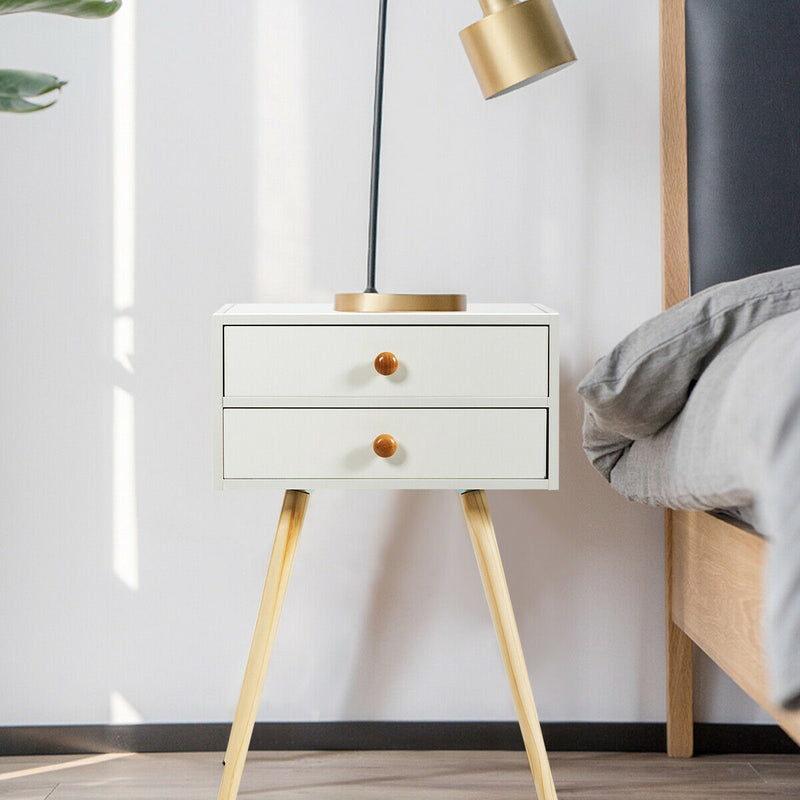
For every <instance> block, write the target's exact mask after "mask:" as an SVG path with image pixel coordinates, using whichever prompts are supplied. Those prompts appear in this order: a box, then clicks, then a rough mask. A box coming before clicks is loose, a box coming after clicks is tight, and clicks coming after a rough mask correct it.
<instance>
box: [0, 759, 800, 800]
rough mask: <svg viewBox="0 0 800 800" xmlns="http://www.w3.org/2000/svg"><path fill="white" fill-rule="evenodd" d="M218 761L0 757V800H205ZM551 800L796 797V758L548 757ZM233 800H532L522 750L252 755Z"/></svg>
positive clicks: (210, 797)
mask: <svg viewBox="0 0 800 800" xmlns="http://www.w3.org/2000/svg"><path fill="white" fill-rule="evenodd" d="M221 759H222V754H221V753H219V754H217V753H167V754H148V755H126V754H113V755H103V756H41V757H37V756H28V757H19V758H16V757H7V758H0V799H3V798H9V800H10V798H13V800H215V798H216V796H217V788H218V785H219V779H220V777H221V775H222V765H221ZM551 763H552V767H553V776H554V778H555V783H556V787H557V789H558V796H559V798H560V800H568V798H586V799H587V800H588V799H589V798H592V800H603V799H604V798H615V799H616V800H654V799H658V798H665V800H666V798H669V800H713V798H731V799H732V800H733V799H737V798H742V800H743V799H744V798H748V800H766V798H776V800H777V798H781V799H783V800H785V798H788V797H794V798H798V797H800V756H710V757H700V758H694V759H691V760H668V759H667V758H666V756H661V755H651V754H646V755H639V754H635V755H634V754H624V753H554V754H552V755H551ZM239 797H240V799H241V800H258V798H265V799H267V800H290V798H291V799H292V800H296V799H297V798H314V800H333V798H336V800H366V799H367V798H369V800H383V799H385V798H391V800H423V798H424V800H456V798H457V799H458V800H533V798H534V790H533V784H532V782H531V777H530V774H529V772H528V763H527V760H526V758H525V754H524V753H508V752H360V753H353V752H348V753H302V752H291V753H251V754H250V756H249V758H248V759H247V766H246V767H245V772H244V779H243V781H242V786H241V790H240V792H239Z"/></svg>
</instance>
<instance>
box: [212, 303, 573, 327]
mask: <svg viewBox="0 0 800 800" xmlns="http://www.w3.org/2000/svg"><path fill="white" fill-rule="evenodd" d="M214 316H215V317H224V318H225V320H224V321H225V322H228V321H230V322H236V323H242V324H247V323H258V322H261V323H262V324H263V323H269V322H272V323H274V324H283V325H297V324H308V323H310V322H312V321H313V322H314V323H316V324H317V325H481V324H483V325H502V324H506V325H515V324H516V325H525V324H528V325H535V324H540V325H543V324H547V323H548V321H549V320H550V319H551V318H553V317H557V316H558V314H557V313H556V312H555V311H553V310H552V309H550V308H547V307H546V306H543V305H540V304H538V303H469V304H468V305H467V310H466V311H453V312H448V311H445V312H442V311H427V312H424V311H423V312H417V311H402V312H394V313H388V314H380V313H378V314H373V313H358V312H347V311H334V310H333V305H332V304H330V303H230V304H228V305H224V306H223V307H222V308H220V309H219V311H217V312H216V314H215V315H214Z"/></svg>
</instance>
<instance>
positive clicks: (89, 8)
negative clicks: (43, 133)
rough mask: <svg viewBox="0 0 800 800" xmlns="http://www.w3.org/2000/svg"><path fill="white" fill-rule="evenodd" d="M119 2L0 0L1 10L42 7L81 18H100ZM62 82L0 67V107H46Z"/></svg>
mask: <svg viewBox="0 0 800 800" xmlns="http://www.w3.org/2000/svg"><path fill="white" fill-rule="evenodd" d="M121 5H122V0H0V14H19V13H21V12H23V11H43V12H45V13H48V14H63V15H65V16H68V17H81V18H82V19H103V18H104V17H110V16H111V15H112V14H113V13H114V12H115V11H117V9H118V8H119V7H120V6H121ZM65 83H66V81H62V80H59V79H58V78H56V77H55V75H47V74H45V73H43V72H29V71H27V70H19V69H0V111H14V112H17V113H19V112H22V113H24V112H28V111H41V110H42V109H43V108H49V107H50V106H51V105H53V103H55V101H56V98H55V97H54V96H53V95H52V92H55V91H57V90H58V89H60V88H61V87H62V86H63V85H64V84H65ZM50 98H53V99H50ZM48 100H49V102H47V101H48ZM37 101H38V102H37ZM41 101H45V102H41Z"/></svg>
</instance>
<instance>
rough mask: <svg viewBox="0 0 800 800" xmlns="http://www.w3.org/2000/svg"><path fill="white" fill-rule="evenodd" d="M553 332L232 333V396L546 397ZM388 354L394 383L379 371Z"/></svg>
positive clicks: (294, 329) (381, 329) (312, 328)
mask: <svg viewBox="0 0 800 800" xmlns="http://www.w3.org/2000/svg"><path fill="white" fill-rule="evenodd" d="M548 338H549V337H548V327H547V326H546V325H535V326H534V325H530V326H500V325H463V326H461V325H437V326H422V325H406V326H403V325H226V326H225V329H224V359H225V361H224V381H225V389H224V393H225V396H226V397H514V398H517V397H518V398H543V397H547V394H548ZM382 352H389V353H393V354H394V355H395V356H396V357H397V360H398V367H397V370H396V372H395V373H394V374H392V375H388V376H384V375H380V374H379V373H378V372H377V371H376V369H375V366H374V361H375V357H376V356H377V355H378V354H379V353H382Z"/></svg>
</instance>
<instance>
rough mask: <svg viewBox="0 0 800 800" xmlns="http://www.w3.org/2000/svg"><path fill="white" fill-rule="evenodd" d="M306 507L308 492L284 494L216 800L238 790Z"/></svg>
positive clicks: (232, 799)
mask: <svg viewBox="0 0 800 800" xmlns="http://www.w3.org/2000/svg"><path fill="white" fill-rule="evenodd" d="M307 505H308V492H303V491H296V490H294V489H292V490H289V491H287V492H286V494H285V495H284V498H283V508H282V509H281V516H280V520H279V521H278V530H277V532H276V534H275V544H274V545H273V547H272V555H271V557H270V560H269V567H268V568H267V579H266V581H265V583H264V591H263V593H262V595H261V605H260V606H259V608H258V618H257V619H256V629H255V632H254V633H253V643H252V644H251V645H250V655H249V656H248V657H247V667H245V672H244V681H243V682H242V690H241V692H240V694H239V702H238V704H237V705H236V714H235V716H234V718H233V726H232V727H231V735H230V739H229V740H228V749H227V751H226V753H225V769H224V771H223V773H222V785H221V786H220V787H219V795H218V800H235V798H236V794H237V792H238V791H239V781H241V779H242V770H243V769H244V762H245V759H246V758H247V748H248V747H249V746H250V737H251V736H252V735H253V725H254V724H255V721H256V712H257V711H258V704H259V702H260V701H261V693H262V691H263V689H264V678H265V677H266V675H267V667H268V666H269V656H270V653H271V652H272V645H273V643H274V642H275V632H276V631H277V629H278V620H279V619H280V616H281V609H282V608H283V598H284V597H285V596H286V586H287V585H288V583H289V575H290V574H291V572H292V562H293V561H294V554H295V550H296V549H297V540H298V537H299V536H300V529H301V528H302V526H303V518H304V517H305V513H306V506H307Z"/></svg>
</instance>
